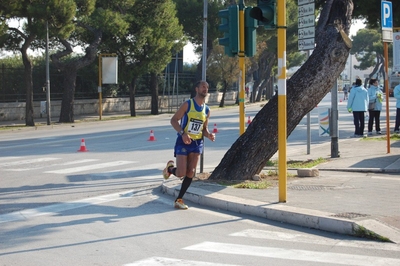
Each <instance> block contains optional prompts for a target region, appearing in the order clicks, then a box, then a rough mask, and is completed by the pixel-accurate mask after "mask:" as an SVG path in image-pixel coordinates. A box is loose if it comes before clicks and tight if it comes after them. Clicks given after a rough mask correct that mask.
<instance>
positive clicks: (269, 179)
mask: <svg viewBox="0 0 400 266" xmlns="http://www.w3.org/2000/svg"><path fill="white" fill-rule="evenodd" d="M210 175H211V173H197V174H196V176H195V177H194V178H193V181H202V182H207V183H215V184H222V185H226V186H233V185H237V184H240V183H247V184H248V183H253V184H258V183H268V184H269V187H277V186H278V184H279V176H278V175H271V174H265V173H261V174H260V175H257V179H259V180H249V179H246V180H226V179H216V180H209V179H208V178H209V177H210ZM297 179H298V177H296V176H288V177H287V180H288V182H291V181H294V180H297Z"/></svg>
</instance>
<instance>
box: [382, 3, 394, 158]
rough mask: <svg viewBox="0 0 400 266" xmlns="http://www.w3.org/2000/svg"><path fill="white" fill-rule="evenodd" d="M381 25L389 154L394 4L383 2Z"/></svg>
mask: <svg viewBox="0 0 400 266" xmlns="http://www.w3.org/2000/svg"><path fill="white" fill-rule="evenodd" d="M381 23H382V41H383V55H384V57H385V93H386V146H387V153H390V121H389V118H390V116H389V80H388V77H389V75H388V72H389V52H388V42H393V12H392V2H389V1H382V3H381Z"/></svg>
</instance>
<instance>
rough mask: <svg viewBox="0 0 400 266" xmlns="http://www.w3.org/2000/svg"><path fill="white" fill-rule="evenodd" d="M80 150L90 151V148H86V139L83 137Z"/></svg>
mask: <svg viewBox="0 0 400 266" xmlns="http://www.w3.org/2000/svg"><path fill="white" fill-rule="evenodd" d="M78 151H88V150H87V149H86V145H85V140H84V139H82V141H81V147H80V148H79V150H78Z"/></svg>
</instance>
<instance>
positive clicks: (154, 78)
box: [150, 72, 158, 115]
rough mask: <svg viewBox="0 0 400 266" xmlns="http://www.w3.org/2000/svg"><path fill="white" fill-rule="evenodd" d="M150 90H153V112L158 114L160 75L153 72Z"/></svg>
mask: <svg viewBox="0 0 400 266" xmlns="http://www.w3.org/2000/svg"><path fill="white" fill-rule="evenodd" d="M150 90H151V114H152V115H158V77H157V74H156V73H154V72H152V73H151V74H150Z"/></svg>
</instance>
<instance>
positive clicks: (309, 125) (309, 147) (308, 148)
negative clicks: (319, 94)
mask: <svg viewBox="0 0 400 266" xmlns="http://www.w3.org/2000/svg"><path fill="white" fill-rule="evenodd" d="M310 54H311V52H310V50H308V51H307V59H308V58H309V57H310ZM310 153H311V112H308V114H307V154H310Z"/></svg>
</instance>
